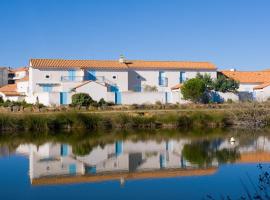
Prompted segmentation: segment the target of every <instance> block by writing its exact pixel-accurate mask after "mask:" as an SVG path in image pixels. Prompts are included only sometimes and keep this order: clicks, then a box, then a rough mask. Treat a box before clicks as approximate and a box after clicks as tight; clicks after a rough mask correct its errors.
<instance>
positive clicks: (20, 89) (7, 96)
mask: <svg viewBox="0 0 270 200" xmlns="http://www.w3.org/2000/svg"><path fill="white" fill-rule="evenodd" d="M11 75H12V76H11ZM6 77H7V80H6V84H5V85H4V86H2V87H0V97H2V98H3V100H4V101H6V100H10V101H22V100H25V99H26V97H27V95H28V84H29V81H28V78H29V76H28V68H27V67H23V68H17V69H13V70H10V69H9V70H7V76H6ZM8 83H9V84H8Z"/></svg>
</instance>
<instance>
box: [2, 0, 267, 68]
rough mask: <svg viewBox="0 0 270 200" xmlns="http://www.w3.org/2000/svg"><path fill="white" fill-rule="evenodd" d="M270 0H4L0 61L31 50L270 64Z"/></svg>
mask: <svg viewBox="0 0 270 200" xmlns="http://www.w3.org/2000/svg"><path fill="white" fill-rule="evenodd" d="M269 10H270V1H269V0H0V66H13V67H18V66H23V65H27V64H28V60H29V59H30V58H65V59H117V58H118V57H119V55H120V54H124V55H125V56H126V57H127V58H128V59H146V60H192V61H211V62H213V63H215V64H216V65H217V66H218V67H219V68H232V67H236V68H237V69H241V70H257V69H263V68H270V12H269Z"/></svg>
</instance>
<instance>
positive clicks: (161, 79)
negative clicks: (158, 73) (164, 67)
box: [158, 77, 168, 87]
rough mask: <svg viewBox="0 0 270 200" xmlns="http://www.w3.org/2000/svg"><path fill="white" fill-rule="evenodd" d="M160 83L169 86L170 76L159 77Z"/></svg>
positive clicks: (162, 85)
mask: <svg viewBox="0 0 270 200" xmlns="http://www.w3.org/2000/svg"><path fill="white" fill-rule="evenodd" d="M158 84H159V86H161V87H168V78H167V77H159V78H158Z"/></svg>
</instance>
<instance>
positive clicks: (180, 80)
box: [179, 72, 186, 83]
mask: <svg viewBox="0 0 270 200" xmlns="http://www.w3.org/2000/svg"><path fill="white" fill-rule="evenodd" d="M185 81H186V72H180V78H179V82H180V83H184V82H185Z"/></svg>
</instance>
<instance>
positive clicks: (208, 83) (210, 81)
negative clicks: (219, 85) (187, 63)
mask: <svg viewBox="0 0 270 200" xmlns="http://www.w3.org/2000/svg"><path fill="white" fill-rule="evenodd" d="M196 78H199V79H201V80H202V81H203V82H204V84H205V87H206V88H207V89H208V90H213V89H214V86H213V79H212V78H211V76H210V74H203V75H202V74H200V73H197V75H196Z"/></svg>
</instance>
